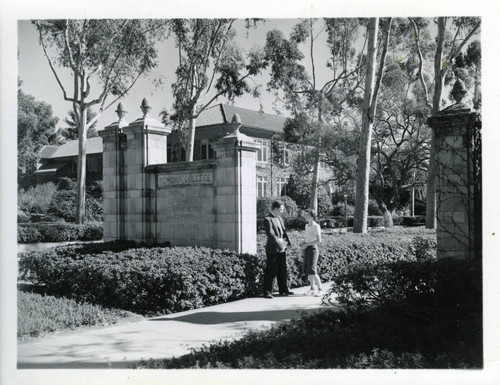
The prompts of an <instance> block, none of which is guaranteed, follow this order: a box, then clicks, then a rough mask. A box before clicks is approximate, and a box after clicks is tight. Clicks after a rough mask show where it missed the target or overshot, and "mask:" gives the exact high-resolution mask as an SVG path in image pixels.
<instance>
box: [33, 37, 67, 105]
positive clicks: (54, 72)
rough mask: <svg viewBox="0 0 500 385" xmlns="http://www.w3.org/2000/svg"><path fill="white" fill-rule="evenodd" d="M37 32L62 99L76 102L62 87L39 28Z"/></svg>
mask: <svg viewBox="0 0 500 385" xmlns="http://www.w3.org/2000/svg"><path fill="white" fill-rule="evenodd" d="M38 33H39V35H40V44H41V45H42V48H43V53H44V54H45V57H46V58H47V61H48V62H49V66H50V69H51V70H52V73H53V74H54V76H55V78H56V80H57V83H58V84H59V87H60V88H61V90H62V92H63V96H64V100H66V101H67V102H73V103H75V102H76V98H73V99H72V98H69V97H68V96H67V94H66V90H65V89H64V86H63V85H62V83H61V80H60V79H59V76H58V75H57V72H56V70H55V69H54V66H53V65H52V60H50V57H49V54H48V53H47V48H46V47H45V43H44V41H43V35H42V31H41V30H40V29H39V30H38Z"/></svg>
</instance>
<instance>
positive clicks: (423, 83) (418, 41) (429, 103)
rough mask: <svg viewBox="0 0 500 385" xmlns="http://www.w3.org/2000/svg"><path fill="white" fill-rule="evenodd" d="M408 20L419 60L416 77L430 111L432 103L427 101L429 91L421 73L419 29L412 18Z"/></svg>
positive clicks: (422, 60)
mask: <svg viewBox="0 0 500 385" xmlns="http://www.w3.org/2000/svg"><path fill="white" fill-rule="evenodd" d="M410 20H411V22H412V24H413V31H414V32H415V45H416V47H417V52H418V59H419V64H418V76H419V79H420V82H421V84H422V87H423V88H424V93H425V103H426V105H427V106H428V107H429V108H430V109H432V103H431V102H430V99H429V91H428V89H427V84H425V81H424V75H423V73H422V69H423V67H424V57H423V55H422V50H421V49H420V29H419V28H418V26H417V23H416V22H415V20H414V19H413V18H412V17H410Z"/></svg>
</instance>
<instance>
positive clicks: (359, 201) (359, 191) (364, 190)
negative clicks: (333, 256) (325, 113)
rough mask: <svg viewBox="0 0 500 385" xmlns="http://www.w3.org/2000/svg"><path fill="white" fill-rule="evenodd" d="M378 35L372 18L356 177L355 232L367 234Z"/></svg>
mask: <svg viewBox="0 0 500 385" xmlns="http://www.w3.org/2000/svg"><path fill="white" fill-rule="evenodd" d="M377 33H378V18H371V19H370V21H369V25H368V52H367V66H366V79H365V94H364V100H363V117H362V125H361V141H360V144H359V157H358V170H357V175H356V203H355V207H354V226H353V232H355V233H366V231H367V219H368V198H369V182H370V157H371V140H372V126H373V116H370V107H371V102H372V98H373V91H374V82H375V59H376V54H377V52H376V49H375V48H376V46H377Z"/></svg>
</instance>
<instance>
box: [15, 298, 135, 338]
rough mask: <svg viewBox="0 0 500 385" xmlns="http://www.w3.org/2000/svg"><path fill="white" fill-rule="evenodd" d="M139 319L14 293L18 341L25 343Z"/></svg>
mask: <svg viewBox="0 0 500 385" xmlns="http://www.w3.org/2000/svg"><path fill="white" fill-rule="evenodd" d="M141 319H143V317H142V316H140V315H137V314H134V313H130V312H127V311H124V310H118V309H106V308H103V307H101V306H97V305H92V304H88V303H77V302H76V301H74V300H70V299H67V298H57V297H53V296H45V295H41V294H37V293H29V292H23V291H18V292H17V338H18V341H28V340H32V339H33V338H36V337H44V336H47V335H51V334H54V333H58V332H64V331H71V330H76V329H79V328H85V327H103V326H109V325H114V324H117V323H121V322H125V321H138V320H141Z"/></svg>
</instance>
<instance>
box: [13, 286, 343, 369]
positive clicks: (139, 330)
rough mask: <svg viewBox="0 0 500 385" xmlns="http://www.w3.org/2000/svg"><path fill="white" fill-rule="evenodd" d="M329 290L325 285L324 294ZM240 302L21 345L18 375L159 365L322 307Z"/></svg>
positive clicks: (297, 299) (302, 299)
mask: <svg viewBox="0 0 500 385" xmlns="http://www.w3.org/2000/svg"><path fill="white" fill-rule="evenodd" d="M328 287H329V284H328V283H327V284H324V288H325V289H327V288H328ZM308 289H309V288H308V287H302V288H297V289H293V292H294V293H295V294H294V295H293V296H289V297H280V296H276V297H275V298H274V299H265V298H247V299H242V300H239V301H234V302H230V303H225V304H221V305H215V306H210V307H206V308H203V309H196V310H190V311H186V312H181V313H175V314H170V315H165V316H161V317H155V318H150V319H147V320H144V321H139V322H131V323H126V324H122V325H118V326H111V327H107V328H102V329H89V330H86V331H80V332H75V333H74V334H69V335H58V336H52V337H47V338H45V339H42V340H39V341H35V342H31V343H20V344H18V349H17V367H18V369H42V368H47V369H55V368H66V369H84V368H93V369H97V368H113V369H117V368H127V367H130V366H131V365H133V364H135V363H137V362H139V361H140V360H141V359H146V360H147V359H149V358H155V359H162V358H171V357H176V356H180V355H183V354H186V353H189V352H190V350H189V348H192V347H200V346H201V345H203V344H209V343H211V342H215V341H219V340H234V339H237V338H240V337H242V336H243V335H244V334H245V332H247V331H249V330H251V329H259V328H264V327H268V326H270V325H272V324H273V323H276V322H279V321H286V320H290V319H291V318H294V317H297V316H299V315H300V313H301V312H306V313H312V312H315V311H318V310H321V309H326V308H329V309H332V308H335V307H332V306H329V307H328V306H323V305H322V304H321V298H320V297H313V296H305V295H303V294H304V293H305V292H306V291H307V290H308Z"/></svg>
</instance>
